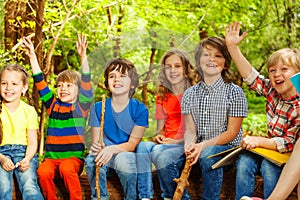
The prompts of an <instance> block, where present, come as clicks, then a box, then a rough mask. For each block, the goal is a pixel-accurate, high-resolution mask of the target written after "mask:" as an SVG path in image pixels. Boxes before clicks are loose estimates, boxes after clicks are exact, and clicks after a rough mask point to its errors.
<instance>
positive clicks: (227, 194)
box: [13, 167, 297, 200]
mask: <svg viewBox="0 0 300 200" xmlns="http://www.w3.org/2000/svg"><path fill="white" fill-rule="evenodd" d="M256 180H257V181H256V189H255V196H258V197H263V180H262V178H261V177H257V178H256ZM80 182H81V189H82V193H83V200H90V199H91V198H90V197H91V189H90V185H89V182H88V179H87V176H86V174H84V173H83V174H82V175H81V176H80ZM189 182H190V186H189V187H188V191H189V194H190V195H191V200H198V199H201V194H202V179H201V175H200V171H199V168H197V167H194V168H193V169H192V171H191V175H190V177H189ZM56 185H57V187H56V190H57V195H58V197H59V199H61V200H68V199H69V197H68V192H67V190H66V188H65V186H64V184H63V183H62V182H61V181H58V182H56ZM153 185H154V198H153V200H162V198H161V197H160V194H161V191H160V187H159V181H158V178H157V175H156V173H155V172H153ZM107 187H108V191H109V193H110V197H111V198H110V199H112V200H122V199H123V189H122V186H121V184H120V181H119V179H118V177H117V176H113V177H109V178H108V180H107ZM14 188H15V189H14V191H13V199H14V200H15V199H16V200H19V199H22V198H21V195H20V192H19V191H18V187H17V184H16V185H15V187H14ZM234 198H235V169H234V168H232V169H230V170H229V171H226V172H225V173H224V179H223V187H222V192H221V199H222V200H231V199H232V200H234ZM296 199H297V191H296V189H294V191H293V193H292V194H291V195H290V196H289V198H288V200H296Z"/></svg>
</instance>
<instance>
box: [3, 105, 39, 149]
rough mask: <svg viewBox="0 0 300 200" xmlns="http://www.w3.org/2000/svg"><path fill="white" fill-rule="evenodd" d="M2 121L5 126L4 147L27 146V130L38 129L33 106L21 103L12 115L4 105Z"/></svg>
mask: <svg viewBox="0 0 300 200" xmlns="http://www.w3.org/2000/svg"><path fill="white" fill-rule="evenodd" d="M1 120H2V126H3V140H2V144H1V146H2V145H6V144H20V145H27V130H37V129H38V127H39V126H38V117H37V113H36V111H35V109H34V107H33V106H30V105H28V104H26V103H25V102H23V101H20V105H19V107H18V108H17V110H15V112H13V113H11V112H10V111H9V110H8V109H7V108H6V107H5V105H4V104H2V112H1Z"/></svg>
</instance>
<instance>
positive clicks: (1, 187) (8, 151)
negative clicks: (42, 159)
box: [0, 145, 44, 200]
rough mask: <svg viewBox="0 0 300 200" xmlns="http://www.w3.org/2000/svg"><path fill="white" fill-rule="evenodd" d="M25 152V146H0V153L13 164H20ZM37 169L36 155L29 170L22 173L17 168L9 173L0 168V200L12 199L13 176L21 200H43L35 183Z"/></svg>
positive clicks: (36, 182)
mask: <svg viewBox="0 0 300 200" xmlns="http://www.w3.org/2000/svg"><path fill="white" fill-rule="evenodd" d="M25 152H26V146H25V145H4V146H0V153H1V154H2V155H4V156H6V157H7V158H9V159H11V160H12V162H13V163H14V164H16V163H17V162H20V161H21V160H22V159H23V158H24V157H25ZM37 167H38V159H37V156H36V155H35V156H34V157H33V158H32V159H31V161H30V167H29V169H27V170H26V171H24V172H21V171H20V168H19V167H18V168H15V169H14V170H12V171H9V172H8V171H5V170H4V169H2V167H0V191H1V192H0V199H1V200H7V199H12V179H13V174H14V175H15V177H16V179H17V182H18V185H19V188H20V191H21V193H22V199H25V200H26V199H28V200H32V199H33V200H35V199H36V200H39V199H44V198H43V195H42V193H41V191H40V187H39V185H38V181H37V175H36V169H37Z"/></svg>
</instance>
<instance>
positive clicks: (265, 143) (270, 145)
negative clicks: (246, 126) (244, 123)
mask: <svg viewBox="0 0 300 200" xmlns="http://www.w3.org/2000/svg"><path fill="white" fill-rule="evenodd" d="M241 147H243V148H245V149H253V148H256V147H264V148H266V149H272V150H276V151H277V145H276V142H275V141H274V140H272V139H271V138H265V137H261V136H246V137H244V138H243V140H242V142H241Z"/></svg>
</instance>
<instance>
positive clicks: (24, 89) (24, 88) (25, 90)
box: [22, 85, 28, 96]
mask: <svg viewBox="0 0 300 200" xmlns="http://www.w3.org/2000/svg"><path fill="white" fill-rule="evenodd" d="M27 90H28V85H24V87H23V89H22V95H23V96H24V95H25V93H26V92H27Z"/></svg>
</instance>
